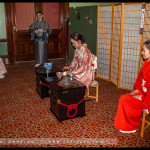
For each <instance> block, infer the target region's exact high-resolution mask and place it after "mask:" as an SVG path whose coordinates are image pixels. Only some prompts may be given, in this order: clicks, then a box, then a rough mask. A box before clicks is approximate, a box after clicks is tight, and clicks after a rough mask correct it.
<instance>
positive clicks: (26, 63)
mask: <svg viewBox="0 0 150 150" xmlns="http://www.w3.org/2000/svg"><path fill="white" fill-rule="evenodd" d="M48 62H52V63H53V64H59V63H60V64H64V66H65V65H66V60H65V59H64V58H58V59H49V60H48ZM32 65H33V66H35V60H33V61H19V62H15V63H11V64H5V67H6V68H17V67H22V66H32Z"/></svg>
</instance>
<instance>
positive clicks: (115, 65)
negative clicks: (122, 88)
mask: <svg viewBox="0 0 150 150" xmlns="http://www.w3.org/2000/svg"><path fill="white" fill-rule="evenodd" d="M120 24H121V5H116V6H114V16H113V39H112V40H113V42H112V64H111V81H112V82H113V83H114V84H116V85H117V82H118V71H119V48H120Z"/></svg>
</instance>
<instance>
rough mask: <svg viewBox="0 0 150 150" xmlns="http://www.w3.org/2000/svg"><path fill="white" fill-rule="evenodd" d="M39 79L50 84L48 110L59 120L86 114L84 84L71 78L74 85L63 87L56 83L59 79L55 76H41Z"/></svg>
mask: <svg viewBox="0 0 150 150" xmlns="http://www.w3.org/2000/svg"><path fill="white" fill-rule="evenodd" d="M41 79H42V81H43V82H44V83H48V85H49V86H50V87H49V88H50V110H51V112H52V113H53V114H54V115H55V117H56V118H57V119H58V120H59V121H60V122H61V121H63V120H67V119H72V118H76V117H82V116H85V115H86V114H85V98H84V95H85V89H86V86H85V85H83V84H82V83H81V82H79V81H77V80H75V79H73V81H74V82H75V84H74V85H72V86H70V87H63V86H60V85H59V84H58V82H59V81H60V80H58V78H57V77H56V76H52V77H51V78H47V77H45V76H42V77H41Z"/></svg>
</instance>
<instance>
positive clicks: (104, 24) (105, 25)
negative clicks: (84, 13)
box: [97, 6, 112, 80]
mask: <svg viewBox="0 0 150 150" xmlns="http://www.w3.org/2000/svg"><path fill="white" fill-rule="evenodd" d="M97 21H98V26H97V30H98V32H97V39H98V40H97V58H98V68H97V77H99V78H103V79H106V80H109V71H110V47H111V23H112V6H98V19H97Z"/></svg>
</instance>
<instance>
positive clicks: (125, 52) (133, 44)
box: [119, 4, 142, 89]
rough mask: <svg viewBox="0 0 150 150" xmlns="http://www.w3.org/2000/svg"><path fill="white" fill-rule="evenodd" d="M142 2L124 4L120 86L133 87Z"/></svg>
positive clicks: (137, 61)
mask: <svg viewBox="0 0 150 150" xmlns="http://www.w3.org/2000/svg"><path fill="white" fill-rule="evenodd" d="M141 8H142V4H125V5H124V24H123V39H122V56H121V57H122V60H121V66H120V69H121V74H120V86H119V87H122V88H125V89H133V85H134V83H135V80H136V78H137V75H138V66H139V52H140V41H141V35H139V28H140V21H141Z"/></svg>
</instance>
